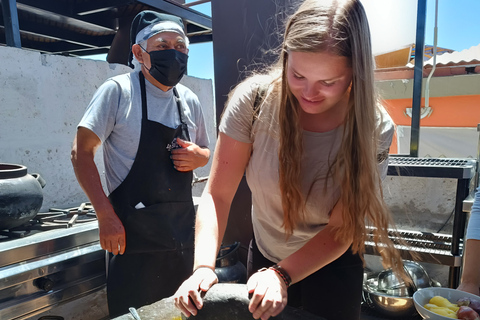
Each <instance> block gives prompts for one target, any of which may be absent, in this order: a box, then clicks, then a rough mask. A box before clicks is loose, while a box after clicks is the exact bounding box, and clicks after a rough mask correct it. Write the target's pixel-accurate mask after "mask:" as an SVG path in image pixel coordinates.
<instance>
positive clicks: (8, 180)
mask: <svg viewBox="0 0 480 320" xmlns="http://www.w3.org/2000/svg"><path fill="white" fill-rule="evenodd" d="M44 186H45V180H43V178H42V177H41V176H40V175H39V174H37V173H33V174H31V175H30V174H28V173H27V167H25V166H22V165H18V164H9V163H0V230H6V229H12V228H15V227H18V226H20V225H22V224H24V223H26V222H27V221H29V220H30V219H33V218H34V217H35V216H36V215H37V213H38V211H39V210H40V208H41V207H42V203H43V191H42V188H43V187H44Z"/></svg>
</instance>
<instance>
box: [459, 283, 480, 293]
mask: <svg viewBox="0 0 480 320" xmlns="http://www.w3.org/2000/svg"><path fill="white" fill-rule="evenodd" d="M457 290H460V291H465V292H468V293H471V294H475V295H477V296H478V295H480V294H479V293H480V290H479V288H478V285H477V284H475V283H469V282H462V283H461V284H460V285H459V286H458V288H457Z"/></svg>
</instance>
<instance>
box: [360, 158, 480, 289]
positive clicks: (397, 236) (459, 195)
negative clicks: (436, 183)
mask: <svg viewBox="0 0 480 320" xmlns="http://www.w3.org/2000/svg"><path fill="white" fill-rule="evenodd" d="M476 168H477V161H476V160H475V159H454V158H416V157H400V156H394V157H392V156H391V157H390V158H389V163H388V172H387V174H388V175H390V176H410V177H426V178H453V179H457V189H456V197H455V209H454V218H453V231H452V234H443V233H431V232H421V231H418V230H398V232H394V231H393V230H390V231H389V234H390V235H389V236H390V239H392V241H393V242H394V243H395V246H396V248H397V249H399V250H400V252H401V254H402V255H403V257H404V258H407V259H412V257H411V255H410V251H413V252H415V253H416V254H417V256H418V259H417V261H419V262H429V263H436V264H441V265H447V266H449V267H450V270H449V279H448V285H449V287H450V288H456V287H457V286H458V284H459V280H460V267H461V263H462V259H461V253H462V249H463V237H464V234H465V224H466V220H467V212H466V211H465V209H464V201H465V200H466V199H467V201H468V199H469V194H470V190H471V189H472V188H471V187H472V183H473V181H474V179H473V178H474V177H475V173H476ZM371 230H372V229H370V233H369V234H367V241H366V242H365V246H366V252H367V253H369V254H377V251H376V250H375V247H374V246H373V245H374V243H373V241H372V237H371Z"/></svg>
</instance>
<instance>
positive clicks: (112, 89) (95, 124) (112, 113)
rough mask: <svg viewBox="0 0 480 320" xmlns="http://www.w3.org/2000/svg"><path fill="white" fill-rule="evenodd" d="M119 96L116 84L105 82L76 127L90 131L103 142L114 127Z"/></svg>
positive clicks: (109, 81)
mask: <svg viewBox="0 0 480 320" xmlns="http://www.w3.org/2000/svg"><path fill="white" fill-rule="evenodd" d="M120 96H121V89H120V87H119V85H118V83H117V82H115V81H113V80H111V79H109V80H107V81H105V82H104V83H103V84H102V85H101V86H100V87H99V88H98V89H97V91H96V92H95V94H94V95H93V97H92V100H91V101H90V103H89V105H88V107H87V109H86V111H85V114H84V115H83V118H82V119H81V120H80V123H79V124H78V127H85V128H87V129H90V130H91V131H93V132H94V133H95V134H96V135H97V136H98V138H99V139H100V140H101V141H102V142H105V140H106V139H107V138H108V136H109V135H110V133H111V132H112V130H113V128H114V126H115V122H116V121H115V119H116V116H117V111H118V106H119V103H120Z"/></svg>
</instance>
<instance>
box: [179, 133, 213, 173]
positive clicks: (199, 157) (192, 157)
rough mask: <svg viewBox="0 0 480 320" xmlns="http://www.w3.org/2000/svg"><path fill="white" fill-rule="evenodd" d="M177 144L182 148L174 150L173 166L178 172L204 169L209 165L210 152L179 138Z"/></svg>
mask: <svg viewBox="0 0 480 320" xmlns="http://www.w3.org/2000/svg"><path fill="white" fill-rule="evenodd" d="M177 143H178V144H179V145H180V146H181V148H178V149H173V150H172V156H171V158H172V160H173V166H174V167H175V169H177V170H178V171H182V172H185V171H192V170H194V169H197V168H198V167H203V166H204V165H206V164H207V163H208V159H209V158H210V150H208V148H201V147H199V146H197V145H196V144H195V143H192V142H190V141H185V140H182V139H180V138H177Z"/></svg>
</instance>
